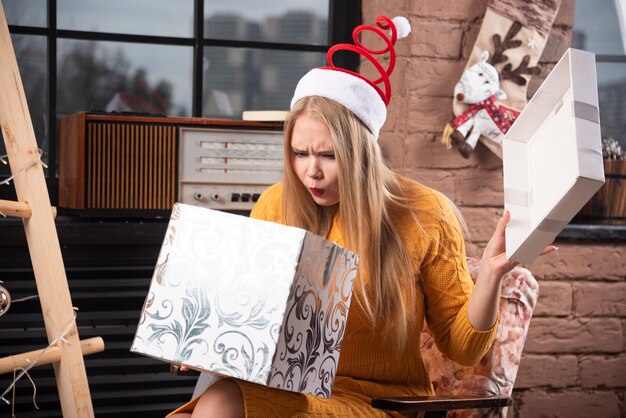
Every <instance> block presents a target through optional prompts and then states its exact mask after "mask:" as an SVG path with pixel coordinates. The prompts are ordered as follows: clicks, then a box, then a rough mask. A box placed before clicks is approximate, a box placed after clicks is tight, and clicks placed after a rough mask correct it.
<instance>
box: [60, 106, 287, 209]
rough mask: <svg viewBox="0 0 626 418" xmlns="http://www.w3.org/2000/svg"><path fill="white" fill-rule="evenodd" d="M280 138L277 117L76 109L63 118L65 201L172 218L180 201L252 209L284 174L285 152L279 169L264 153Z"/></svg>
mask: <svg viewBox="0 0 626 418" xmlns="http://www.w3.org/2000/svg"><path fill="white" fill-rule="evenodd" d="M216 135H217V136H216ZM207 138H208V139H207ZM238 138H241V139H238ZM259 138H260V139H259ZM267 138H272V140H269V139H267ZM218 139H219V140H218ZM257 139H258V140H257ZM198 141H199V142H198ZM188 143H189V144H192V143H193V145H188ZM231 143H232V145H231ZM235 144H236V145H235ZM277 144H282V131H281V126H280V125H279V124H276V123H263V122H243V121H232V120H225V119H205V118H178V117H149V116H123V115H109V114H90V113H76V114H73V115H69V116H66V117H63V118H61V121H60V144H59V147H60V154H59V205H58V206H59V207H60V208H63V210H64V211H65V212H70V213H77V214H80V215H81V216H112V217H116V216H131V217H133V216H136V217H167V216H169V211H170V210H171V208H172V206H173V205H174V203H175V202H177V201H179V202H183V203H189V204H197V205H201V206H205V207H211V208H216V209H226V210H248V209H250V208H251V206H252V203H253V200H254V198H256V196H257V195H258V194H259V193H260V192H261V191H262V190H264V189H265V188H266V187H267V186H268V185H269V184H271V183H273V182H275V181H278V180H280V177H281V176H282V152H281V153H280V156H278V154H273V155H274V156H275V157H276V158H275V160H276V161H275V163H276V164H274V165H273V166H272V167H271V172H272V174H271V175H268V171H267V166H266V165H265V164H264V163H265V160H264V159H263V158H262V155H263V154H264V152H263V150H262V149H261V148H264V147H269V148H271V149H272V152H273V151H275V146H276V145H277ZM229 147H230V148H229ZM280 147H281V149H282V145H280ZM181 149H182V153H181V151H180V150H181ZM253 150H254V151H253ZM250 151H253V152H250ZM194 152H196V153H198V154H197V155H194ZM183 154H184V157H183ZM179 155H180V158H179ZM257 157H259V158H257ZM243 160H245V161H243ZM179 162H180V163H181V164H182V163H184V165H183V170H182V171H181V168H180V167H179ZM240 163H241V164H240ZM244 163H245V164H244ZM279 166H280V168H279ZM259 168H261V169H260V170H259ZM179 173H184V176H183V178H180V179H179ZM181 180H182V181H181ZM179 182H180V183H181V185H180V186H179ZM179 187H180V193H181V195H180V196H179V194H178V193H179ZM237 194H238V195H239V196H237ZM248 194H249V195H250V197H248ZM236 197H237V198H236Z"/></svg>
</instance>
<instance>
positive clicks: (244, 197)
mask: <svg viewBox="0 0 626 418" xmlns="http://www.w3.org/2000/svg"><path fill="white" fill-rule="evenodd" d="M241 201H242V202H249V201H250V193H242V194H241Z"/></svg>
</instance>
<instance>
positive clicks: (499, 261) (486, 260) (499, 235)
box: [480, 210, 558, 278]
mask: <svg viewBox="0 0 626 418" xmlns="http://www.w3.org/2000/svg"><path fill="white" fill-rule="evenodd" d="M510 220H511V213H510V212H509V211H508V210H507V211H505V212H504V215H502V217H501V218H500V220H499V221H498V224H497V225H496V230H495V231H494V233H493V235H492V236H491V239H490V240H489V242H488V243H487V246H486V247H485V251H484V252H483V258H482V260H481V262H480V264H481V269H482V268H486V269H488V271H490V272H491V273H492V274H493V275H495V276H496V277H498V278H501V277H502V276H504V275H505V274H506V273H507V272H509V271H511V270H512V269H513V268H514V267H515V266H516V265H518V264H519V263H517V262H515V261H511V260H509V259H507V258H506V239H505V235H504V231H505V229H506V225H507V224H508V223H509V221H510ZM557 249H558V247H555V246H554V245H548V246H547V247H546V248H544V250H543V251H542V252H541V255H544V254H549V253H552V252H554V251H556V250H557Z"/></svg>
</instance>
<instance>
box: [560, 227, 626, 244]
mask: <svg viewBox="0 0 626 418" xmlns="http://www.w3.org/2000/svg"><path fill="white" fill-rule="evenodd" d="M557 239H568V240H594V241H626V225H583V224H570V225H567V226H566V227H565V229H563V231H561V233H560V234H559V235H558V236H557Z"/></svg>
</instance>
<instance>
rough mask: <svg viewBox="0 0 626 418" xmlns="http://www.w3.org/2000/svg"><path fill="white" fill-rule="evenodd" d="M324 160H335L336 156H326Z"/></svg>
mask: <svg viewBox="0 0 626 418" xmlns="http://www.w3.org/2000/svg"><path fill="white" fill-rule="evenodd" d="M324 158H326V159H327V160H334V159H335V154H324Z"/></svg>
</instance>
